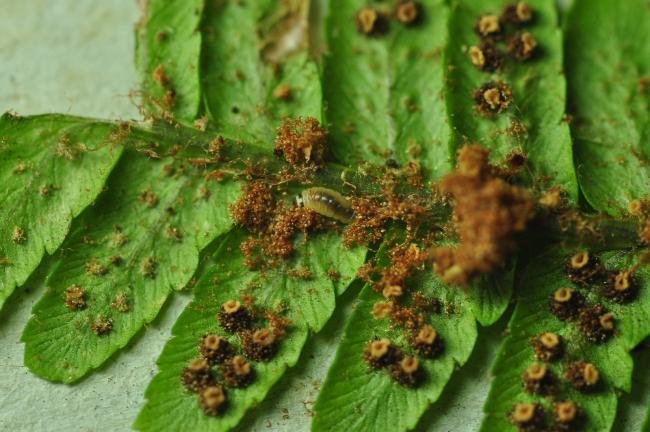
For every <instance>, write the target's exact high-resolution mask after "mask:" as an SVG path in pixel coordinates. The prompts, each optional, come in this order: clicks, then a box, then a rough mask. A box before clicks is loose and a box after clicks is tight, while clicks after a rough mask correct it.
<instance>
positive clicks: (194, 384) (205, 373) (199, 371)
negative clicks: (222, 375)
mask: <svg viewBox="0 0 650 432" xmlns="http://www.w3.org/2000/svg"><path fill="white" fill-rule="evenodd" d="M181 383H183V386H184V387H185V388H186V389H188V390H189V391H191V392H194V393H197V392H198V391H199V390H201V389H202V388H205V387H208V386H211V385H213V384H214V383H215V381H214V376H213V375H212V371H211V370H210V365H209V364H208V362H207V360H205V359H202V358H197V359H194V360H191V361H190V362H189V363H188V364H187V366H185V367H184V368H183V371H182V372H181Z"/></svg>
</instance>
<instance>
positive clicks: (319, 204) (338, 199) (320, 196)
mask: <svg viewBox="0 0 650 432" xmlns="http://www.w3.org/2000/svg"><path fill="white" fill-rule="evenodd" d="M296 203H297V204H298V205H299V206H301V207H305V208H308V209H310V210H313V211H315V212H316V213H318V214H320V215H323V216H325V217H329V218H332V219H335V220H337V221H339V222H343V223H349V222H350V221H351V220H352V217H353V216H354V212H353V211H352V204H350V201H349V200H348V199H347V198H345V197H344V196H343V195H341V194H340V193H338V192H336V191H333V190H331V189H327V188H324V187H313V188H309V189H305V190H304V191H302V193H301V194H300V195H299V196H298V197H296Z"/></svg>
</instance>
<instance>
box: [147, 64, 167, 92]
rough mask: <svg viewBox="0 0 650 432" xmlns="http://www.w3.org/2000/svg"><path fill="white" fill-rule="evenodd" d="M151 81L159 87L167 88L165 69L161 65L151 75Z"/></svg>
mask: <svg viewBox="0 0 650 432" xmlns="http://www.w3.org/2000/svg"><path fill="white" fill-rule="evenodd" d="M151 79H153V80H154V82H155V83H156V84H158V85H159V86H160V87H167V86H168V85H169V78H167V74H166V73H165V67H164V66H163V65H162V64H159V65H158V66H156V67H155V69H154V70H153V72H152V73H151Z"/></svg>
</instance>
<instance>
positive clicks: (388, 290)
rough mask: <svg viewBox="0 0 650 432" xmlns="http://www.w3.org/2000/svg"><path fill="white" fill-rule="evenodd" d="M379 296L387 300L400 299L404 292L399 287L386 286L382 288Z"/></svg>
mask: <svg viewBox="0 0 650 432" xmlns="http://www.w3.org/2000/svg"><path fill="white" fill-rule="evenodd" d="M381 294H382V295H383V296H384V297H386V298H387V299H394V298H397V297H401V296H402V294H404V290H403V289H402V287H401V286H399V285H388V286H386V287H384V289H383V290H382V292H381Z"/></svg>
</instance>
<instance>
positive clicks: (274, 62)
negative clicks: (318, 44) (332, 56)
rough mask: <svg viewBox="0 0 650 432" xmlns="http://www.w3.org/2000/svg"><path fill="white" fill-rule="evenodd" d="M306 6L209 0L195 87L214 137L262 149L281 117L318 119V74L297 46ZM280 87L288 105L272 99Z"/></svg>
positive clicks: (266, 0) (300, 3)
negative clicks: (198, 88) (200, 92)
mask: <svg viewBox="0 0 650 432" xmlns="http://www.w3.org/2000/svg"><path fill="white" fill-rule="evenodd" d="M308 9H309V2H307V1H288V2H282V3H281V4H279V2H275V1H273V0H256V1H245V2H236V1H223V0H221V1H212V2H208V3H207V5H206V10H205V19H204V21H203V23H202V26H201V29H202V32H203V34H204V48H203V57H202V60H201V86H202V88H203V92H204V98H203V99H204V105H205V110H206V113H207V115H208V117H209V118H210V119H211V120H212V121H214V124H215V127H216V128H217V129H218V130H219V133H222V134H224V136H226V137H229V138H232V139H242V140H244V141H245V142H247V143H250V144H261V145H263V146H264V147H266V148H268V147H269V146H271V145H272V142H273V139H274V137H275V130H276V128H277V126H278V125H279V124H280V121H281V119H282V118H284V117H286V116H292V117H298V116H311V117H314V118H316V119H320V118H321V110H322V108H321V107H322V103H321V88H320V79H319V76H318V69H317V67H316V65H315V64H314V62H313V61H311V60H310V59H308V57H307V54H306V53H305V52H304V49H303V48H304V44H305V43H306V42H305V41H306V39H305V38H306V36H305V35H304V34H303V33H304V32H305V31H306V29H307V21H306V20H307V12H308ZM285 39H288V40H289V41H288V42H287V41H285ZM285 44H287V45H288V47H287V48H282V49H281V48H280V47H284V45H285ZM292 44H293V45H292ZM279 85H287V86H289V88H290V89H291V94H292V96H291V98H290V99H289V100H283V99H280V98H277V97H276V96H274V95H273V92H274V90H275V89H276V88H277V86H279Z"/></svg>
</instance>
